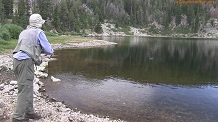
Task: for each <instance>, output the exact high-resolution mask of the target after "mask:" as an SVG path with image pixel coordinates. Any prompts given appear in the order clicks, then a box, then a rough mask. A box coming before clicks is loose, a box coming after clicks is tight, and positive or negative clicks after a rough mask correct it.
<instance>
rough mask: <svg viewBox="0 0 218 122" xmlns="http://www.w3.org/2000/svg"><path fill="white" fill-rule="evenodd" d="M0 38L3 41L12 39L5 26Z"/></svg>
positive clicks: (1, 28) (0, 27) (0, 28)
mask: <svg viewBox="0 0 218 122" xmlns="http://www.w3.org/2000/svg"><path fill="white" fill-rule="evenodd" d="M0 30H1V31H0V38H2V39H3V40H5V41H7V40H10V39H11V35H10V33H9V31H8V29H6V28H5V27H3V26H0Z"/></svg>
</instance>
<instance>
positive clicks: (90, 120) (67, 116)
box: [0, 40, 124, 122]
mask: <svg viewBox="0 0 218 122" xmlns="http://www.w3.org/2000/svg"><path fill="white" fill-rule="evenodd" d="M114 44H116V43H113V42H108V41H103V40H93V41H89V42H83V43H68V44H53V45H52V46H53V48H54V49H55V50H56V49H63V48H87V47H96V46H106V45H114ZM42 57H43V63H42V64H41V65H40V66H36V67H35V79H34V108H35V110H36V112H37V113H39V114H40V115H41V116H42V117H43V118H42V119H40V120H37V121H34V120H30V122H31V121H32V122H33V121H34V122H124V121H122V120H112V119H110V117H99V116H97V115H90V114H89V115H88V114H84V113H81V112H79V111H74V110H73V109H70V108H68V107H67V106H66V105H64V103H62V102H58V101H56V100H55V99H53V98H49V96H47V95H46V94H45V93H44V92H43V91H45V89H43V86H44V85H43V82H42V81H41V79H42V78H49V77H48V74H47V73H46V70H45V69H46V67H47V65H48V62H49V61H50V60H52V58H50V57H49V56H47V55H42ZM0 77H1V79H0V120H1V121H4V122H11V116H12V113H13V111H14V109H15V104H16V99H17V91H18V90H17V81H15V77H14V75H13V71H12V55H11V54H6V55H0ZM50 79H51V78H50ZM51 80H52V81H53V82H58V81H60V80H61V79H55V78H54V77H53V78H52V79H51Z"/></svg>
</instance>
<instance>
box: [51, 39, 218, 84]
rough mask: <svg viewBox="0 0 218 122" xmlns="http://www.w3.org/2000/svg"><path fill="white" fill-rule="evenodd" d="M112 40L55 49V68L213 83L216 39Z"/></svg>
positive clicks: (167, 81)
mask: <svg viewBox="0 0 218 122" xmlns="http://www.w3.org/2000/svg"><path fill="white" fill-rule="evenodd" d="M107 39H108V38H106V39H105V40H107ZM115 39H116V38H115ZM108 40H111V38H110V39H108ZM114 41H117V42H118V43H119V45H116V46H113V47H106V48H105V47H104V48H90V49H80V50H78V49H73V50H60V51H58V52H57V55H58V62H59V63H58V65H60V66H58V67H56V68H57V69H58V70H59V71H58V72H61V71H62V72H77V73H78V72H80V73H83V74H84V75H85V76H87V77H90V78H96V77H97V78H104V77H106V76H112V77H117V76H118V77H123V78H128V79H131V80H134V81H137V82H143V83H144V82H146V83H148V82H149V83H165V84H174V85H204V84H216V83H217V79H218V77H217V75H216V74H217V73H218V67H217V63H218V60H217V58H218V53H217V51H218V41H213V40H197V39H186V40H184V39H183V40H179V39H176V40H175V39H170V38H143V37H129V38H119V39H118V40H117V39H116V40H114ZM62 62H64V63H62ZM55 63H56V62H55ZM75 64H76V65H75ZM51 65H52V64H51ZM55 65H57V63H56V64H55ZM52 70H53V69H52ZM53 71H55V72H56V71H57V70H53ZM51 73H52V71H51Z"/></svg>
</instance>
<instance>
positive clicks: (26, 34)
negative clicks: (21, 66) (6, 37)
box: [13, 28, 43, 65]
mask: <svg viewBox="0 0 218 122" xmlns="http://www.w3.org/2000/svg"><path fill="white" fill-rule="evenodd" d="M42 31H43V30H41V29H39V28H27V29H25V30H23V31H22V32H21V33H20V35H19V39H18V44H17V46H16V47H15V49H14V51H13V54H14V53H17V52H19V51H23V52H25V53H26V54H27V55H29V56H30V57H31V58H32V59H33V61H34V62H35V64H36V65H40V64H41V63H42V61H41V58H40V55H41V52H42V47H41V46H40V45H39V44H38V40H37V39H36V36H37V34H39V33H40V32H42Z"/></svg>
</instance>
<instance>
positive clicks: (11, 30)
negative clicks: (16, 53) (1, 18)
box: [3, 24, 23, 39]
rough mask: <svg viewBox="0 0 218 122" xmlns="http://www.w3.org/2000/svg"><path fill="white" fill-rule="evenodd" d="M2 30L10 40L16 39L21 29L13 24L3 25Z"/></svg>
mask: <svg viewBox="0 0 218 122" xmlns="http://www.w3.org/2000/svg"><path fill="white" fill-rule="evenodd" d="M3 28H6V29H7V30H8V31H9V33H10V36H11V38H12V39H18V37H19V34H20V32H21V31H22V30H23V28H22V27H20V26H18V25H15V24H5V25H3Z"/></svg>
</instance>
